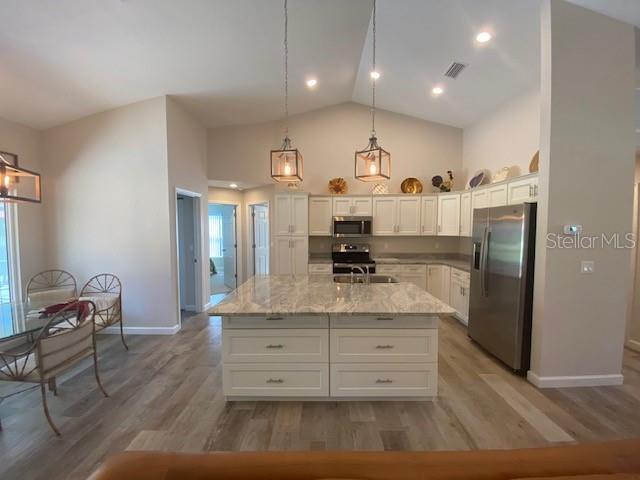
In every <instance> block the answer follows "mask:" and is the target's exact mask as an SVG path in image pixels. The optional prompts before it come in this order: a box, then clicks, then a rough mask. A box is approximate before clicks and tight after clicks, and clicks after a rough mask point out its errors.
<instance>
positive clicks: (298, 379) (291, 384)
mask: <svg viewBox="0 0 640 480" xmlns="http://www.w3.org/2000/svg"><path fill="white" fill-rule="evenodd" d="M222 389H223V392H224V394H225V395H226V396H261V397H274V396H291V397H326V396H328V395H329V366H328V364H326V363H322V364H316V363H303V364H298V363H291V364H285V363H274V364H270V363H235V364H234V363H228V364H226V365H224V366H223V369H222Z"/></svg>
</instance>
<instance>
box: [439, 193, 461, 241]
mask: <svg viewBox="0 0 640 480" xmlns="http://www.w3.org/2000/svg"><path fill="white" fill-rule="evenodd" d="M438 235H449V236H458V235H460V195H459V194H457V193H447V194H441V195H438Z"/></svg>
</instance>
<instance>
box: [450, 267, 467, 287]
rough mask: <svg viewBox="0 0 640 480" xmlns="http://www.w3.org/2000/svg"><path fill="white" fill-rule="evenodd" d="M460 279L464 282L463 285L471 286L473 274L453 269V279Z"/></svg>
mask: <svg viewBox="0 0 640 480" xmlns="http://www.w3.org/2000/svg"><path fill="white" fill-rule="evenodd" d="M454 278H455V279H458V280H460V281H461V282H462V284H463V285H464V284H467V285H468V284H469V281H470V280H471V274H470V273H469V272H465V271H463V270H458V269H457V268H452V269H451V279H452V280H453V279H454Z"/></svg>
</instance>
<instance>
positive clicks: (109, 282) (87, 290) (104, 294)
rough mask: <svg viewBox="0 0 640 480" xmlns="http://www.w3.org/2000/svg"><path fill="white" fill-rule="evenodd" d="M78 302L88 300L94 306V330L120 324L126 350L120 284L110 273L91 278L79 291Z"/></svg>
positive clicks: (121, 336) (127, 348)
mask: <svg viewBox="0 0 640 480" xmlns="http://www.w3.org/2000/svg"><path fill="white" fill-rule="evenodd" d="M80 300H90V301H92V302H93V303H94V304H95V305H96V330H98V331H99V330H102V329H104V328H107V327H110V326H112V325H115V324H116V323H119V324H120V338H121V340H122V344H123V345H124V348H125V349H126V350H129V347H128V346H127V343H126V342H125V341H124V327H123V322H122V283H121V282H120V279H119V278H118V277H116V276H115V275H113V274H112V273H100V274H98V275H95V276H94V277H91V278H90V279H89V280H88V281H87V283H85V284H84V286H83V287H82V290H80Z"/></svg>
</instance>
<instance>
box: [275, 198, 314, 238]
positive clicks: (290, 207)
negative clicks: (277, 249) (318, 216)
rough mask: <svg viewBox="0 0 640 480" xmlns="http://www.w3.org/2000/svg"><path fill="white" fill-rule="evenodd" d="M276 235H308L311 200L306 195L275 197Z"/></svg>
mask: <svg viewBox="0 0 640 480" xmlns="http://www.w3.org/2000/svg"><path fill="white" fill-rule="evenodd" d="M275 207H276V208H275V232H274V234H275V235H307V234H308V231H309V225H308V218H309V198H308V197H307V195H306V194H277V195H276V196H275Z"/></svg>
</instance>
